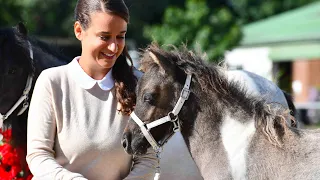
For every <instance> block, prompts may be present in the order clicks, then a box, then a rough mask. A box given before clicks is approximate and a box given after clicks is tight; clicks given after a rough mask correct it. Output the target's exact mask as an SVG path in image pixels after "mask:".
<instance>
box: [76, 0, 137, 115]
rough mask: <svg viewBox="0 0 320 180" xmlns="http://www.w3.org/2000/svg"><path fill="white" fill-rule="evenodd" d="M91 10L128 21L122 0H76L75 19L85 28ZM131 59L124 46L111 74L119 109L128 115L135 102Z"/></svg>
mask: <svg viewBox="0 0 320 180" xmlns="http://www.w3.org/2000/svg"><path fill="white" fill-rule="evenodd" d="M93 12H107V13H111V14H114V15H117V16H119V17H121V18H122V19H124V20H125V21H126V22H127V23H129V10H128V8H127V6H126V4H125V3H124V1H123V0H78V2H77V5H76V8H75V11H74V13H75V20H76V21H79V22H80V24H81V27H82V28H84V29H87V28H88V26H89V25H90V20H91V19H90V15H91V13H93ZM127 59H128V60H129V61H130V62H131V64H133V63H132V59H131V57H130V55H129V53H128V49H127V47H126V46H125V47H124V49H123V52H122V53H121V55H120V56H119V57H118V59H117V61H116V63H115V64H114V66H113V71H112V76H113V78H114V80H115V90H116V97H117V99H118V102H119V103H120V104H121V108H120V109H119V111H121V112H122V114H125V115H130V113H131V112H132V111H133V108H134V106H135V103H136V94H135V86H136V84H137V78H136V77H135V76H134V74H133V68H134V67H133V66H132V65H129V64H128V63H127Z"/></svg>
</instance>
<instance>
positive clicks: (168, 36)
mask: <svg viewBox="0 0 320 180" xmlns="http://www.w3.org/2000/svg"><path fill="white" fill-rule="evenodd" d="M125 1H126V3H127V5H128V7H129V10H130V15H131V19H130V24H129V26H128V33H127V45H128V47H129V49H130V54H131V56H132V57H133V59H134V65H135V66H136V67H138V66H139V62H138V59H139V49H140V48H144V47H146V46H147V45H148V44H149V43H150V42H152V41H156V42H158V43H159V44H160V45H163V44H173V45H176V46H179V45H181V44H182V43H184V44H186V45H187V46H188V47H189V48H190V49H193V50H196V51H200V52H202V53H205V54H206V58H207V60H208V61H209V62H218V61H225V62H226V63H227V65H228V66H229V68H230V69H244V70H248V71H251V72H254V73H257V74H259V75H261V76H263V77H266V78H268V79H270V80H272V81H274V82H276V83H277V84H278V85H279V86H280V88H282V89H283V90H285V91H287V92H289V93H291V94H292V95H293V96H294V101H295V105H296V106H297V109H298V112H299V113H298V120H299V121H301V122H303V123H304V124H305V125H313V126H314V127H316V126H319V124H320V123H319V121H320V1H319V0H159V1H154V0H125ZM75 3H76V0H46V1H43V0H0V12H1V13H0V28H2V27H11V26H15V25H16V24H17V23H18V22H23V23H24V24H25V25H26V27H27V29H28V31H29V35H31V36H33V37H34V38H37V39H40V40H42V41H44V42H46V43H50V44H51V45H52V46H56V47H58V48H59V49H60V51H61V52H62V53H64V54H65V55H67V56H68V57H70V60H71V59H72V58H73V57H74V56H77V55H80V50H81V49H80V43H79V42H78V41H77V40H76V38H75V37H74V35H73V23H74V19H73V9H74V6H75Z"/></svg>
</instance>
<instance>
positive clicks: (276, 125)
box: [141, 44, 292, 147]
mask: <svg viewBox="0 0 320 180" xmlns="http://www.w3.org/2000/svg"><path fill="white" fill-rule="evenodd" d="M149 51H150V52H152V53H153V54H155V55H156V56H157V58H158V59H160V61H168V62H169V63H170V64H172V65H174V66H175V67H177V68H179V69H180V70H182V71H183V72H184V73H185V74H192V76H193V79H194V81H193V82H197V83H198V84H199V86H200V89H201V90H202V91H203V92H205V93H206V94H207V97H211V98H214V99H216V100H217V101H219V103H220V105H219V107H220V108H221V107H224V108H227V109H228V110H230V111H231V113H230V114H231V115H232V114H239V112H240V113H244V114H245V116H246V117H253V118H254V120H255V125H256V128H257V129H258V130H261V131H262V132H263V133H264V134H265V135H266V136H267V138H268V139H269V140H270V142H271V143H273V144H274V145H278V146H279V147H281V144H282V143H281V142H282V137H283V136H284V134H285V132H286V131H287V129H288V126H287V124H286V118H288V117H290V118H292V117H291V116H290V114H289V110H288V109H285V108H284V107H282V106H280V105H276V106H273V105H275V104H268V103H267V102H266V100H264V99H262V98H258V97H254V96H252V95H251V94H249V93H248V91H247V89H246V88H245V87H244V86H243V85H242V84H240V83H239V82H235V81H229V80H228V78H227V75H226V70H227V69H226V68H225V67H223V66H220V65H218V64H214V63H212V64H208V63H206V61H204V60H203V58H202V57H201V56H200V55H197V54H196V53H194V52H192V51H190V50H188V49H187V48H186V47H185V46H182V47H180V48H177V47H174V46H172V50H168V51H167V50H163V49H161V48H160V47H159V46H157V45H155V44H152V45H150V46H149V47H148V48H147V49H146V51H145V52H144V54H143V58H142V59H141V69H142V71H144V70H146V69H149V68H153V67H155V66H159V65H158V64H157V63H156V62H155V61H154V60H153V59H152V58H151V57H150V56H149V53H148V52H149ZM191 91H192V88H191ZM219 107H218V108H217V107H216V108H217V110H218V111H219V110H220V112H221V113H223V111H222V108H221V109H219Z"/></svg>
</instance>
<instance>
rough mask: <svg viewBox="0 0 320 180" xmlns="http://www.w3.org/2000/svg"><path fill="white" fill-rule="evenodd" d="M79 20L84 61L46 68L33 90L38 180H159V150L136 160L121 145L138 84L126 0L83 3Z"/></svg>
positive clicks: (31, 121)
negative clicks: (129, 61) (131, 63)
mask: <svg viewBox="0 0 320 180" xmlns="http://www.w3.org/2000/svg"><path fill="white" fill-rule="evenodd" d="M75 20H76V21H75V23H74V33H75V36H76V38H77V39H78V40H80V41H81V46H82V53H81V56H79V57H75V58H74V59H73V61H72V62H71V63H69V64H68V65H65V66H60V67H56V68H51V69H47V70H44V71H43V72H42V73H41V75H40V76H39V78H38V79H37V82H36V85H35V88H34V91H33V98H32V100H31V104H30V109H29V117H28V145H27V146H28V148H27V162H28V165H29V167H30V170H31V172H32V173H33V175H34V179H40V180H44V179H50V180H52V179H59V180H69V179H73V180H75V179H76V180H85V179H90V180H106V179H108V180H118V179H124V178H125V179H153V177H154V172H155V169H156V168H155V167H156V166H157V159H156V156H155V154H154V153H152V152H153V151H152V150H150V153H149V154H148V155H147V156H142V157H131V156H129V155H127V154H126V153H125V151H124V150H123V149H122V146H121V144H120V139H121V135H122V132H123V129H124V127H125V125H126V123H127V120H128V119H129V114H130V113H131V111H132V110H133V107H134V105H135V93H134V88H135V86H136V82H137V78H136V77H135V75H134V72H133V68H132V67H131V66H129V65H128V64H127V61H126V58H129V59H130V57H129V55H128V52H127V49H126V45H125V35H126V31H127V23H128V21H129V14H128V9H127V7H126V5H125V4H124V2H123V1H122V0H79V1H78V2H77V5H76V8H75ZM132 164H133V165H132Z"/></svg>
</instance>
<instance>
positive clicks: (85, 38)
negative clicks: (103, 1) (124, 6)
mask: <svg viewBox="0 0 320 180" xmlns="http://www.w3.org/2000/svg"><path fill="white" fill-rule="evenodd" d="M77 23H78V22H76V23H75V34H76V37H77V38H78V39H79V40H80V41H81V44H82V54H81V58H80V61H81V59H84V61H87V62H86V63H85V64H87V65H89V66H92V67H94V69H96V68H97V69H101V68H102V69H104V70H107V71H108V70H109V69H111V68H112V67H113V65H114V63H115V62H116V60H117V58H118V57H119V56H120V54H121V53H122V51H123V49H124V46H125V35H126V32H127V22H126V21H125V20H124V19H122V18H121V17H119V16H117V15H113V14H110V13H105V12H94V13H91V22H90V24H89V25H88V28H87V29H85V30H84V29H83V28H82V27H81V26H80V24H79V23H78V25H77ZM77 26H80V27H78V28H80V30H79V29H78V30H77V29H76V28H77ZM79 31H80V32H79Z"/></svg>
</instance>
